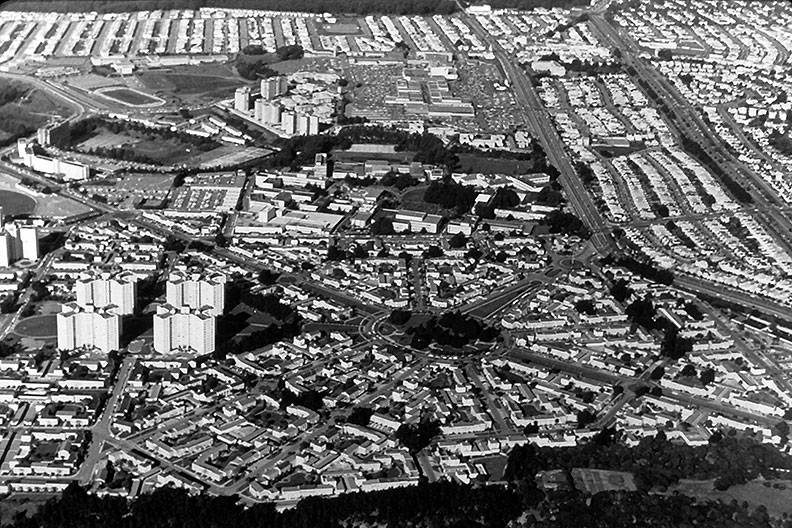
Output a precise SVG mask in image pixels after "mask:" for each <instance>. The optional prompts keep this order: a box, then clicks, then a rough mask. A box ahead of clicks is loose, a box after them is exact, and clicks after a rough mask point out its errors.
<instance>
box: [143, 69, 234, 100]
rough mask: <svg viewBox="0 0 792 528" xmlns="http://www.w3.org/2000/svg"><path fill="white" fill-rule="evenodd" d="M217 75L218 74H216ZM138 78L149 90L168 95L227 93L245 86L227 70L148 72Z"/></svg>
mask: <svg viewBox="0 0 792 528" xmlns="http://www.w3.org/2000/svg"><path fill="white" fill-rule="evenodd" d="M218 73H219V72H218ZM138 78H139V79H140V80H141V81H142V82H143V84H145V85H146V86H147V87H148V88H149V89H151V90H155V91H157V92H160V91H161V92H166V93H169V94H173V95H175V94H202V93H212V92H216V91H228V92H229V93H230V92H231V91H232V90H234V89H236V88H237V87H238V86H242V85H244V84H247V82H246V81H245V80H244V79H240V78H239V77H237V76H236V73H235V72H233V71H231V70H230V69H228V70H227V71H225V72H223V74H222V75H221V74H213V75H206V74H201V73H198V72H196V73H189V72H160V71H150V72H145V73H141V74H139V75H138Z"/></svg>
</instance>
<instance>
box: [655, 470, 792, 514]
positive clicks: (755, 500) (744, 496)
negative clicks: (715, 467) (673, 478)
mask: <svg viewBox="0 0 792 528" xmlns="http://www.w3.org/2000/svg"><path fill="white" fill-rule="evenodd" d="M675 492H679V493H681V494H683V495H687V496H690V497H696V498H697V499H702V500H703V499H707V500H720V501H723V502H727V503H728V502H731V501H732V500H736V501H737V502H740V503H742V502H743V501H745V502H747V503H748V504H750V505H751V506H754V507H756V506H764V507H765V508H767V512H768V513H769V514H770V515H773V516H781V515H783V514H785V513H789V512H790V504H792V482H790V481H788V480H753V481H751V482H746V483H745V484H737V485H735V486H731V487H730V488H729V489H727V490H717V489H715V487H714V480H713V479H710V480H680V481H679V483H678V484H676V485H674V486H671V487H669V488H668V493H675Z"/></svg>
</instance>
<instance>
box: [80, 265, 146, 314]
mask: <svg viewBox="0 0 792 528" xmlns="http://www.w3.org/2000/svg"><path fill="white" fill-rule="evenodd" d="M74 288H75V293H76V294H77V304H79V305H80V306H88V305H92V306H109V305H114V306H116V307H117V308H116V313H117V314H119V315H131V314H133V313H134V312H135V298H136V297H137V275H135V274H134V273H131V272H128V271H126V272H121V273H115V274H113V273H110V272H102V273H96V274H94V275H92V276H90V277H86V278H83V279H80V280H78V281H77V282H76V283H75V285H74Z"/></svg>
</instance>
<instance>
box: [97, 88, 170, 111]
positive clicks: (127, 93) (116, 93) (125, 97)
mask: <svg viewBox="0 0 792 528" xmlns="http://www.w3.org/2000/svg"><path fill="white" fill-rule="evenodd" d="M97 92H98V93H100V94H102V95H103V96H105V97H109V98H111V99H114V100H116V101H120V102H121V103H124V104H126V105H129V106H156V105H160V104H162V103H164V101H163V100H162V99H160V98H159V97H152V96H150V95H148V94H145V93H143V92H139V91H138V90H132V89H130V88H124V87H113V88H104V89H101V90H97Z"/></svg>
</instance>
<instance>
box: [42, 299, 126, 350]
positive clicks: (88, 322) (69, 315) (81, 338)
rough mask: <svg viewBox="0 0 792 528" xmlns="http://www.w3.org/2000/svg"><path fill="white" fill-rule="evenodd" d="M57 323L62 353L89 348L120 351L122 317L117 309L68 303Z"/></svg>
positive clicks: (59, 345)
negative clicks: (63, 351)
mask: <svg viewBox="0 0 792 528" xmlns="http://www.w3.org/2000/svg"><path fill="white" fill-rule="evenodd" d="M57 323H58V348H59V349H61V350H74V349H78V348H83V347H87V348H92V349H97V350H99V351H101V352H105V353H107V352H110V351H111V350H118V348H119V344H120V339H121V316H119V315H118V313H117V312H116V307H115V306H112V305H111V306H105V307H102V308H97V307H94V306H91V305H88V306H80V305H79V304H77V303H74V302H73V303H67V304H65V305H63V307H62V311H61V312H60V313H59V314H58V315H57Z"/></svg>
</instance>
